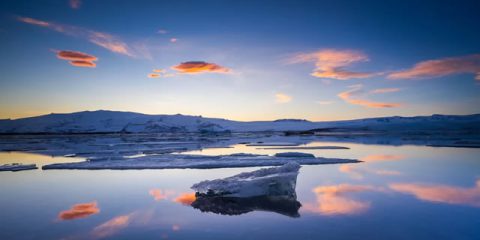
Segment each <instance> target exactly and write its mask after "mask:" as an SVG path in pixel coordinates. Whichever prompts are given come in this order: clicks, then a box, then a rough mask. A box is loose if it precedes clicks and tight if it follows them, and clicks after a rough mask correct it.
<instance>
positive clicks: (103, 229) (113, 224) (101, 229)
mask: <svg viewBox="0 0 480 240" xmlns="http://www.w3.org/2000/svg"><path fill="white" fill-rule="evenodd" d="M130 218H131V214H129V215H122V216H118V217H115V218H112V219H110V220H109V221H107V222H105V223H102V224H100V225H98V226H97V227H95V228H94V229H93V231H92V235H93V237H95V238H105V237H108V236H111V235H114V234H116V233H117V232H118V231H120V230H122V229H124V228H126V227H128V225H129V224H130V221H131V219H130Z"/></svg>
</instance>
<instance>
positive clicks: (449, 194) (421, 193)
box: [390, 179, 480, 207]
mask: <svg viewBox="0 0 480 240" xmlns="http://www.w3.org/2000/svg"><path fill="white" fill-rule="evenodd" d="M390 188H391V189H393V190H395V191H397V192H401V193H406V194H411V195H414V196H415V197H416V198H418V199H420V200H424V201H429V202H439V203H448V204H459V205H468V206H474V207H480V179H479V180H477V181H476V183H475V186H474V187H472V188H463V187H454V186H449V185H435V184H420V183H393V184H390Z"/></svg>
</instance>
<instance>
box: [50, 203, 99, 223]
mask: <svg viewBox="0 0 480 240" xmlns="http://www.w3.org/2000/svg"><path fill="white" fill-rule="evenodd" d="M99 212H100V209H99V208H98V206H97V202H90V203H79V204H75V205H73V206H72V208H70V209H68V210H65V211H62V212H60V213H59V214H58V218H59V219H61V220H74V219H78V218H86V217H88V216H90V215H93V214H97V213H99Z"/></svg>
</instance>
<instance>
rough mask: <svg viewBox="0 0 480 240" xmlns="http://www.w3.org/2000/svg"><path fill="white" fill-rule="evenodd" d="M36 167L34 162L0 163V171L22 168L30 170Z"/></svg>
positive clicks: (21, 169)
mask: <svg viewBox="0 0 480 240" xmlns="http://www.w3.org/2000/svg"><path fill="white" fill-rule="evenodd" d="M31 169H37V165H35V164H20V163H11V164H4V165H0V171H12V172H16V171H23V170H31Z"/></svg>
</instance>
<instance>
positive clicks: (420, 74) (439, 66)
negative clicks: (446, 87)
mask: <svg viewBox="0 0 480 240" xmlns="http://www.w3.org/2000/svg"><path fill="white" fill-rule="evenodd" d="M460 73H473V74H475V79H476V80H480V54H472V55H467V56H461V57H449V58H443V59H435V60H427V61H422V62H419V63H417V64H415V65H414V66H413V67H412V68H410V69H405V70H402V71H397V72H393V73H390V74H389V75H388V76H387V78H389V79H421V78H435V77H442V76H446V75H451V74H460Z"/></svg>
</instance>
